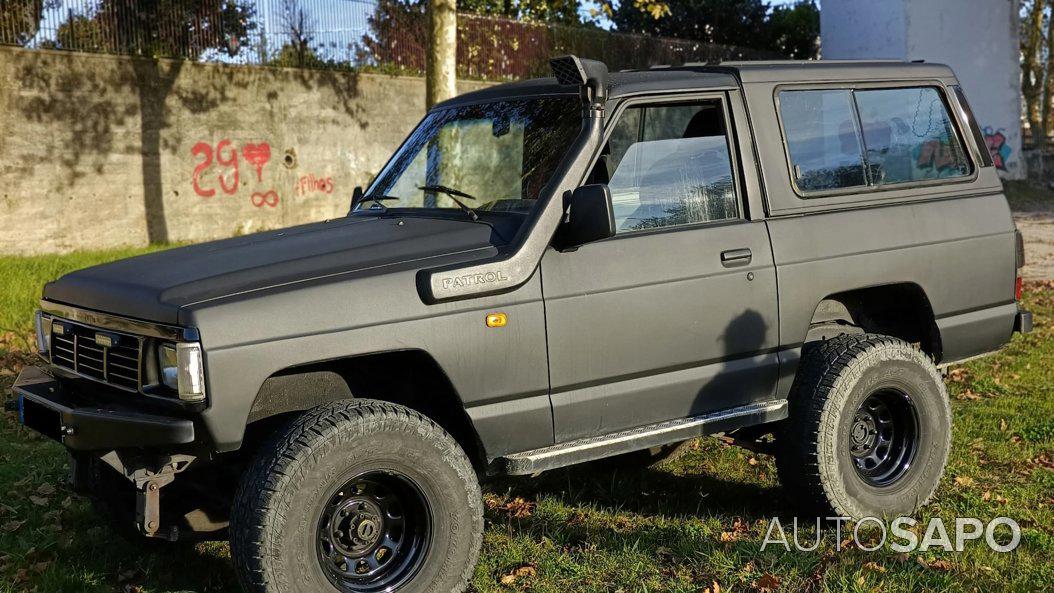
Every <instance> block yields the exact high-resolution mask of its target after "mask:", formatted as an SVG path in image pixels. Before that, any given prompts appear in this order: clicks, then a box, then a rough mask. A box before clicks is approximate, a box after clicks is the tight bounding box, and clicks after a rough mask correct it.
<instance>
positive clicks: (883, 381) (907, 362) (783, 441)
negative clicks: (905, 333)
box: [776, 334, 951, 518]
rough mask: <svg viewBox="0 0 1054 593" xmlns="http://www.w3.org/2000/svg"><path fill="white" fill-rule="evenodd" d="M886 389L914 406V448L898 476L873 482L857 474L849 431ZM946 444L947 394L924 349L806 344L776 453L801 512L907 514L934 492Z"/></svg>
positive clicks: (852, 340) (868, 341)
mask: <svg viewBox="0 0 1054 593" xmlns="http://www.w3.org/2000/svg"><path fill="white" fill-rule="evenodd" d="M886 388H888V389H895V390H901V391H903V392H904V393H905V394H907V395H908V397H909V398H910V401H911V403H912V404H913V405H914V408H915V410H916V412H917V428H918V430H917V436H918V441H917V442H918V445H917V449H916V453H915V455H914V459H913V460H912V461H911V463H910V467H908V468H907V469H906V470H905V473H903V474H902V475H901V477H900V478H898V479H896V481H894V482H892V483H890V484H888V485H884V486H881V487H876V486H873V485H872V484H869V483H868V482H867V481H865V479H864V478H862V477H861V476H860V475H859V474H858V472H857V468H856V467H855V465H854V460H853V458H852V457H851V456H850V453H849V450H850V443H849V440H850V432H849V431H850V429H851V428H852V425H853V422H854V413H855V412H856V411H857V409H858V407H859V406H860V405H861V404H862V403H863V402H864V401H865V399H866V398H868V397H869V394H873V393H876V392H878V390H882V389H886ZM950 446H951V408H950V406H949V402H948V394H947V391H946V389H945V386H944V382H943V381H942V380H941V377H940V374H939V372H938V371H937V368H936V366H935V365H934V364H933V361H932V360H930V358H929V357H928V356H927V355H926V354H925V353H923V352H921V351H920V350H918V349H917V348H915V347H913V346H912V345H910V344H908V343H907V342H904V341H903V340H900V339H897V338H893V337H889V336H884V335H876V334H856V335H841V336H838V337H835V338H832V339H829V340H826V341H822V342H815V343H810V344H806V347H805V349H804V351H803V354H802V360H801V363H800V366H799V368H798V373H797V376H796V377H795V381H794V385H793V387H792V388H791V394H790V417H789V418H788V419H787V420H786V421H784V422H783V425H782V427H781V429H780V430H779V432H778V435H777V456H776V468H777V471H778V473H779V477H780V482H781V483H782V484H783V487H784V489H785V490H786V491H787V493H788V496H789V497H790V498H791V499H792V500H793V501H795V502H797V503H798V505H799V506H800V507H801V508H802V510H805V511H806V512H810V513H812V512H814V513H817V514H818V515H819V516H831V513H833V514H834V515H835V516H844V517H853V518H861V517H868V516H875V517H882V516H887V517H888V516H895V515H910V514H912V513H913V512H915V511H916V510H917V509H918V508H920V507H921V506H923V505H925V504H926V502H928V501H929V499H930V497H931V496H932V495H933V492H934V490H936V488H937V484H938V482H939V481H940V478H941V475H942V474H943V472H944V466H945V463H946V461H947V459H948V450H949V448H950Z"/></svg>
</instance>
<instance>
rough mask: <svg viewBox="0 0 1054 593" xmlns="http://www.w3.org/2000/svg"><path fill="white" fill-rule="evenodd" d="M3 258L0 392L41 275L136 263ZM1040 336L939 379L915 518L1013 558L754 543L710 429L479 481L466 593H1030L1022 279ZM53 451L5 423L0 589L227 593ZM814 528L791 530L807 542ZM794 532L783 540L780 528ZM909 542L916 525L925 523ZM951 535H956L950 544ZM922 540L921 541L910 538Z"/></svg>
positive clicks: (1031, 485)
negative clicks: (612, 459) (931, 480)
mask: <svg viewBox="0 0 1054 593" xmlns="http://www.w3.org/2000/svg"><path fill="white" fill-rule="evenodd" d="M131 253H132V252H131V251H124V252H106V253H93V254H78V255H72V256H63V257H41V258H6V259H3V258H0V274H2V275H3V276H2V277H3V278H4V279H5V281H6V283H7V288H6V290H5V291H4V293H3V294H2V295H0V327H3V328H5V329H8V330H10V331H9V332H8V333H7V335H6V338H4V340H3V342H2V343H0V387H2V388H3V391H4V392H5V393H7V391H8V388H9V387H10V385H11V383H12V381H13V377H14V373H15V372H16V371H17V370H18V368H19V367H20V365H22V364H24V363H25V362H26V361H28V360H30V356H29V355H28V354H27V353H26V347H27V346H26V344H27V338H25V337H23V336H26V335H27V334H28V333H30V322H29V320H30V314H31V311H32V310H33V308H34V306H35V302H36V299H37V297H38V295H39V287H40V285H41V284H42V283H43V282H44V281H46V280H48V279H50V278H51V277H54V276H55V275H57V274H58V273H60V272H62V271H64V270H69V269H73V268H77V267H81V266H84V265H87V264H89V263H91V262H94V261H103V260H106V259H110V258H114V257H122V256H126V255H130V254H131ZM1026 305H1027V307H1028V308H1029V309H1031V310H1032V311H1033V312H1034V313H1035V314H1036V326H1037V327H1036V331H1035V333H1033V334H1031V335H1029V336H1024V337H1022V336H1017V337H1015V339H1014V342H1013V343H1012V344H1011V345H1010V346H1009V347H1008V348H1007V349H1006V350H1005V351H1004V352H1003V353H1001V354H999V355H998V356H994V357H990V358H987V359H983V360H981V361H977V362H973V363H970V364H967V365H965V366H963V367H961V368H959V369H955V370H953V371H952V373H951V374H950V376H949V389H950V391H951V393H952V396H953V402H952V404H953V405H952V408H953V412H954V416H955V429H954V438H953V448H952V453H951V458H950V460H949V464H948V470H947V473H946V474H945V477H944V480H943V481H942V483H941V486H940V489H939V490H938V493H937V496H936V498H935V499H934V501H933V502H932V503H931V504H930V505H928V506H927V507H926V508H925V509H924V510H923V511H922V513H921V514H920V517H919V519H920V523H923V524H924V521H925V520H926V519H928V518H931V517H942V518H943V519H944V521H945V524H946V525H947V526H949V530H951V529H950V528H951V527H952V526H954V517H957V516H972V517H978V518H980V519H982V520H983V521H985V522H987V521H989V520H991V519H993V518H995V517H998V516H1008V517H1011V518H1013V519H1015V520H1016V521H1017V522H1018V523H1019V524H1020V525H1021V527H1022V530H1023V535H1022V540H1021V545H1020V547H1019V548H1018V549H1017V550H1016V551H1014V552H1012V553H1007V554H998V553H994V552H990V551H988V549H987V547H986V546H984V544H983V543H980V542H976V541H975V542H971V543H969V544H967V548H966V551H965V552H963V553H948V552H944V551H941V550H939V549H936V550H934V549H931V550H929V551H926V552H913V553H910V554H897V553H895V552H894V551H892V550H890V549H889V548H888V546H887V547H886V548H885V549H883V550H880V551H878V552H864V551H862V550H859V549H856V548H843V549H842V550H841V551H836V550H835V547H836V544H838V543H839V542H837V541H836V538H835V536H834V534H833V532H824V534H823V538H822V540H821V543H820V546H819V548H818V549H817V550H816V551H813V552H797V551H795V552H787V551H785V550H784V549H783V548H782V547H781V546H770V547H768V549H767V550H765V551H764V552H762V551H761V549H760V548H761V544H762V541H763V539H764V537H765V534H766V531H767V528H768V526H769V520H770V518H771V517H774V516H778V517H780V518H781V521H782V524H783V525H784V526H790V525H791V517H790V516H789V515H788V510H787V509H788V506H787V504H786V501H785V499H786V494H785V493H784V492H783V491H782V489H781V488H780V486H779V483H778V481H777V479H776V475H775V469H774V467H773V464H772V460H771V459H769V458H767V457H765V456H758V455H754V454H752V453H749V452H747V451H744V450H740V449H738V448H735V447H730V446H726V445H725V444H723V443H722V442H721V441H719V440H717V439H703V440H700V441H698V442H696V443H695V444H694V448H693V450H692V451H691V452H690V453H689V454H688V455H687V456H685V457H684V458H682V459H679V460H676V461H674V462H670V463H668V464H666V465H665V466H662V467H660V468H658V469H644V468H620V469H613V468H612V467H611V466H610V465H605V464H603V463H597V464H589V465H587V466H580V467H574V468H569V469H566V470H559V471H553V472H549V473H546V474H543V475H542V476H541V477H539V478H537V479H534V480H529V479H517V480H511V479H510V480H501V481H496V482H493V483H490V484H487V485H486V486H485V489H484V493H485V494H484V495H485V499H486V500H485V502H486V508H487V511H486V519H487V531H486V537H485V540H484V545H483V553H482V556H481V560H480V564H479V568H478V569H477V571H476V577H475V580H474V587H475V589H476V590H477V591H485V592H497V591H526V590H530V591H540V592H554V593H557V592H558V593H566V592H573V593H578V592H594V591H595V592H612V593H614V592H626V593H628V592H635V591H642V592H643V591H685V592H687V591H709V592H710V593H717V591H757V592H766V591H777V590H778V591H802V590H806V591H919V590H930V591H1004V590H1015V591H1036V590H1049V588H1050V586H1051V583H1052V582H1054V509H1052V505H1054V469H1052V468H1054V323H1052V320H1054V283H1044V284H1039V283H1033V284H1030V285H1028V287H1027V291H1026ZM64 477H65V456H64V453H63V449H62V447H61V446H59V445H57V444H55V443H53V442H50V441H47V440H44V439H42V438H38V437H36V436H35V435H34V434H32V433H29V432H27V431H25V430H22V429H21V428H20V427H19V426H18V425H17V423H16V419H15V417H14V415H12V414H6V415H5V416H4V418H3V420H2V421H0V593H7V592H14V591H36V592H38V593H59V592H64V593H73V592H80V591H92V592H96V591H97V592H104V591H115V590H117V591H125V592H163V591H167V592H174V591H198V592H205V591H231V592H237V591H238V588H237V584H236V583H235V579H234V574H233V569H232V567H231V565H230V563H229V554H228V549H227V546H226V544H219V543H215V544H212V543H210V544H199V545H197V546H176V547H174V548H173V549H172V550H171V551H167V552H163V553H155V554H150V553H147V552H146V551H145V550H144V549H143V548H142V547H140V546H135V545H131V544H128V543H125V542H124V541H123V540H121V539H120V538H118V537H117V536H115V535H114V534H112V533H111V532H110V531H109V530H108V529H107V528H106V527H105V526H104V525H103V524H102V523H101V522H100V521H99V520H98V519H97V518H96V517H95V516H94V514H93V513H92V512H91V510H90V508H89V507H88V504H87V503H86V502H85V501H84V500H82V499H80V498H78V497H76V496H73V495H71V494H70V493H69V492H68V490H67V488H66V486H65V485H64V483H63V482H64ZM813 534H814V531H812V530H805V531H803V532H802V533H801V534H800V541H801V542H802V543H806V542H810V541H812V539H813ZM788 535H789V534H788ZM919 535H920V536H921V535H922V534H921V532H920V533H919ZM952 537H953V538H954V535H953V536H952ZM920 538H921V537H920Z"/></svg>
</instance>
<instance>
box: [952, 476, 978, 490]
mask: <svg viewBox="0 0 1054 593" xmlns="http://www.w3.org/2000/svg"><path fill="white" fill-rule="evenodd" d="M955 485H956V486H963V487H965V488H969V487H970V486H973V485H974V480H973V478H971V477H970V476H955Z"/></svg>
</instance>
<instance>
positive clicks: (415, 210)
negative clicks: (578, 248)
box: [347, 92, 583, 226]
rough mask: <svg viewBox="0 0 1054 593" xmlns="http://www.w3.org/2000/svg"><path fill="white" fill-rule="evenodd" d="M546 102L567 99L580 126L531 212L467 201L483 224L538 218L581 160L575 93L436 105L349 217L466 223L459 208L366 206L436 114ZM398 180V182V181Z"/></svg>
mask: <svg viewBox="0 0 1054 593" xmlns="http://www.w3.org/2000/svg"><path fill="white" fill-rule="evenodd" d="M543 100H566V101H567V102H568V103H567V107H568V108H569V109H573V111H569V112H568V116H569V121H570V118H571V117H573V121H574V122H575V123H576V124H577V127H576V129H575V130H574V132H573V134H571V135H570V136H569V137H568V138H567V142H566V144H565V146H564V147H563V153H562V156H561V157H560V158H558V159H554V160H553V161H552V162H551V163H550V165H549V176H548V178H547V179H546V180H545V181H544V183H543V184H542V185H541V186H540V187H539V189H538V191H537V195H536V196H535V197H534V198H532V199H531V201H532V202H533V203H532V204H531V206H530V208H528V209H509V210H491V209H489V208H486V205H487V204H492V203H496V202H498V201H499V200H493V201H490V202H484V203H483V204H476V203H474V202H472V201H469V202H468V205H469V206H471V207H472V208H473V209H474V210H475V211H476V213H478V215H479V221H480V222H485V221H484V218H486V217H488V216H490V217H501V218H508V217H512V218H515V219H519V220H523V221H526V220H527V219H530V218H532V217H534V216H536V215H538V213H539V212H540V210H541V208H540V207H539V205H540V204H542V203H543V202H544V201H545V197H546V196H547V195H548V194H549V193H550V190H549V187H550V186H551V185H552V183H553V182H554V177H556V176H558V173H559V172H560V171H561V170H562V169H564V168H565V167H566V166H567V164H568V162H569V161H570V160H574V159H577V158H578V157H579V154H578V153H577V151H576V150H575V149H574V148H575V144H576V141H577V140H578V138H579V137H580V136H581V134H582V130H583V124H582V111H581V105H580V103H579V102H578V101H579V99H578V95H577V94H576V93H571V92H543V93H509V94H503V95H495V96H487V97H481V98H479V99H478V100H461V99H460V98H455V99H451V100H450V101H446V102H444V103H440V104H439V105H437V106H435V107H433V108H432V109H430V110H429V111H427V112H426V113H425V115H424V116H423V117H422V118H421V120H420V121H419V122H418V123H417V125H415V126H414V128H413V129H412V130H411V131H410V132H409V133H408V134H407V135H406V136H405V137H404V138H403V140H402V142H400V144H399V146H398V148H396V149H395V150H394V151H393V152H392V153H391V155H390V156H389V157H388V160H387V161H386V162H385V164H384V166H383V167H382V168H381V169H380V171H379V172H378V173H377V175H376V176H374V177H373V179H371V180H370V182H369V184H368V185H367V187H366V190H365V191H364V192H363V194H362V195H363V197H362V198H361V199H360V200H359V201H358V202H357V203H356V204H355V206H354V207H353V208H352V209H351V210H350V211H349V212H348V214H347V215H348V216H418V217H425V218H427V217H433V218H461V217H464V218H465V219H466V220H467V219H468V217H467V216H465V213H464V212H462V211H461V210H460V209H458V208H457V207H427V206H397V205H393V206H387V204H382V206H384V207H381V206H377V205H375V204H374V205H372V206H367V204H370V203H371V200H370V199H369V196H371V195H375V194H376V195H380V196H381V197H383V193H382V192H380V187H379V186H380V184H381V182H382V181H386V180H387V178H388V177H389V176H390V175H391V174H392V171H393V169H394V168H395V167H396V166H397V163H398V161H399V159H400V157H401V156H403V154H404V153H405V152H406V151H409V150H411V149H412V146H411V142H413V140H414V137H415V135H417V134H418V133H419V132H420V131H421V129H422V128H423V127H424V126H425V125H427V123H428V121H429V120H430V119H431V118H433V117H434V116H436V115H437V114H441V113H443V112H446V111H452V110H462V109H466V108H472V107H479V106H483V105H492V104H497V103H510V102H516V101H524V102H526V101H543ZM468 119H471V118H466V120H468ZM450 121H455V120H454V119H452V120H450ZM419 150H420V149H419ZM415 158H416V157H415ZM404 172H405V169H404ZM396 179H398V178H396ZM393 197H401V196H393ZM481 206H482V207H481ZM522 226H529V225H522Z"/></svg>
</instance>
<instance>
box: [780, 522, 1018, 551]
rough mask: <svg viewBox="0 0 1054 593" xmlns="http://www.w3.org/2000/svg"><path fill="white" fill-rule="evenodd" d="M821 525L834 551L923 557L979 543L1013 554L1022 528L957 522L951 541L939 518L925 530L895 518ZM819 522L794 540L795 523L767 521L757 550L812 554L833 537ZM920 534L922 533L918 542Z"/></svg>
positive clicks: (1014, 525) (797, 533) (796, 526)
mask: <svg viewBox="0 0 1054 593" xmlns="http://www.w3.org/2000/svg"><path fill="white" fill-rule="evenodd" d="M823 520H826V521H827V522H828V523H833V532H834V533H833V534H834V542H835V543H834V545H835V549H836V550H838V551H841V549H842V548H843V547H850V546H853V545H855V546H856V547H857V548H859V549H861V550H864V551H865V552H874V551H876V550H880V549H882V548H884V547H885V546H886V545H887V544H888V546H889V548H890V549H891V550H893V551H895V552H914V551H920V552H925V551H926V550H930V549H941V550H944V551H946V552H962V551H963V550H964V549H965V548H966V545H967V542H972V541H978V540H982V539H983V540H984V543H985V544H987V545H988V547H989V548H990V549H992V550H994V551H996V552H1012V551H1013V550H1014V549H1016V548H1017V546H1018V544H1020V543H1021V527H1020V526H1019V525H1018V524H1017V521H1014V520H1013V519H1011V518H1010V517H996V518H994V519H992V520H991V521H988V522H987V523H985V522H984V521H982V520H981V519H978V518H976V517H957V518H956V519H955V524H954V526H953V528H952V531H951V532H950V533H951V535H949V530H948V527H947V526H946V525H945V524H944V520H943V519H941V518H940V517H934V518H932V519H930V520H929V521H927V522H926V523H925V528H924V529H916V528H917V527H920V524H919V522H918V521H916V520H915V519H913V518H911V517H897V518H895V519H893V520H892V521H890V522H889V523H888V524H887V523H886V522H885V521H883V520H882V519H880V518H878V517H863V518H861V519H860V520H858V521H853V520H852V519H850V518H849V517H825V518H824V519H823ZM823 520H821V518H819V517H817V518H816V522H815V524H813V523H812V522H807V523H805V524H803V525H801V528H802V529H805V528H806V527H811V528H813V529H812V532H813V533H812V535H806V534H799V523H798V518H797V517H795V518H794V519H793V521H792V523H791V525H790V529H789V530H787V529H784V527H783V523H781V522H780V520H779V518H778V517H773V518H772V519H771V520H770V521H769V527H768V532H767V533H766V534H765V541H763V542H762V543H761V550H762V551H764V550H765V548H767V547H768V546H773V545H775V546H782V547H783V548H785V549H786V550H787V551H788V552H789V551H790V550H791V549H792V547H793V548H794V549H796V550H799V551H802V552H811V551H813V550H816V549H817V548H819V547H820V543H821V541H822V540H823V538H824V537H825V532H831V531H832V529H830V528H828V529H826V530H825V529H823V527H824V525H823V522H822V521H823ZM788 531H789V533H790V537H788ZM919 532H922V533H923V535H922V537H921V538H920V537H919V535H918V533H919ZM843 533H845V537H844V538H843V535H842V534H843Z"/></svg>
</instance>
